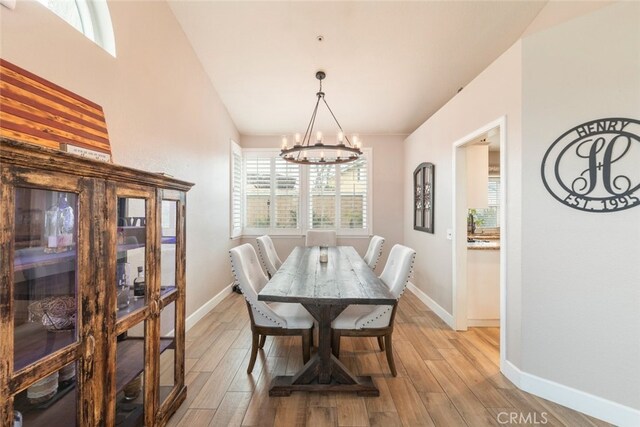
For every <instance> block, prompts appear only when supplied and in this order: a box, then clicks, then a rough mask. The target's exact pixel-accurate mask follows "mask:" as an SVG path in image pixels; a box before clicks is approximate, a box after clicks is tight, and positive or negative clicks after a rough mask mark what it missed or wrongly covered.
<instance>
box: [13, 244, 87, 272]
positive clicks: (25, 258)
mask: <svg viewBox="0 0 640 427" xmlns="http://www.w3.org/2000/svg"><path fill="white" fill-rule="evenodd" d="M75 258H76V250H75V247H74V249H72V250H69V251H66V252H59V253H51V254H48V253H45V252H44V247H38V248H27V249H19V250H17V251H16V252H15V255H14V264H13V271H14V272H18V271H25V270H31V269H34V268H38V267H46V266H51V265H58V264H64V263H67V262H70V261H75ZM74 264H75V263H74ZM74 266H75V265H74Z"/></svg>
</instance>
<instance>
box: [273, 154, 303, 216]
mask: <svg viewBox="0 0 640 427" xmlns="http://www.w3.org/2000/svg"><path fill="white" fill-rule="evenodd" d="M273 175H274V181H275V183H274V184H273V188H274V197H273V200H274V201H275V206H274V210H273V212H274V215H273V216H274V221H273V222H272V224H271V228H285V229H296V228H299V218H300V215H299V214H300V212H299V210H300V166H299V165H297V164H294V163H289V162H285V161H284V160H282V159H281V158H280V157H276V158H275V159H274V174H273Z"/></svg>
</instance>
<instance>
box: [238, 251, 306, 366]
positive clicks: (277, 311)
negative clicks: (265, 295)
mask: <svg viewBox="0 0 640 427" xmlns="http://www.w3.org/2000/svg"><path fill="white" fill-rule="evenodd" d="M229 255H230V256H231V268H232V270H233V274H234V275H235V278H236V281H237V283H238V285H239V286H240V290H241V291H242V294H243V295H244V299H245V300H246V302H247V309H248V311H249V318H250V319H251V333H252V340H251V358H250V360H249V366H248V367H247V373H248V374H250V373H251V371H252V370H253V365H254V364H255V363H256V356H257V355H258V348H262V347H263V346H264V342H265V339H266V336H267V335H272V336H285V335H286V336H290V335H300V336H301V337H302V359H303V361H304V363H307V362H308V361H309V358H310V356H311V336H312V332H313V317H311V315H310V314H309V312H307V310H305V309H304V307H302V306H301V305H300V304H288V303H270V304H268V305H267V304H266V303H265V302H264V301H258V292H260V290H261V289H262V288H263V287H264V286H265V285H266V284H267V281H268V279H267V276H265V275H264V272H263V271H262V268H261V267H260V262H259V261H258V256H257V255H256V251H255V250H254V249H253V246H251V245H250V244H249V243H245V244H244V245H240V246H238V247H235V248H233V249H231V250H230V251H229Z"/></svg>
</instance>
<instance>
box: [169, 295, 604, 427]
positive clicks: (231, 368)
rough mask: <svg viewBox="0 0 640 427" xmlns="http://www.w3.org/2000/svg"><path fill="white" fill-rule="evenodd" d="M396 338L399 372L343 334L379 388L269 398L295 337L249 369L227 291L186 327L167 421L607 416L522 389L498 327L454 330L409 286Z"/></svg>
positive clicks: (360, 370) (246, 340) (350, 358)
mask: <svg viewBox="0 0 640 427" xmlns="http://www.w3.org/2000/svg"><path fill="white" fill-rule="evenodd" d="M393 340H394V358H395V362H396V367H397V370H398V376H397V377H395V378H394V377H393V376H391V373H390V372H389V367H388V365H387V360H386V357H385V354H384V352H381V351H380V350H379V348H378V345H377V341H376V339H375V338H348V337H346V338H342V345H341V354H340V359H341V360H344V362H345V363H346V364H347V366H348V367H349V368H350V369H351V370H352V371H353V372H355V373H357V374H358V375H371V376H373V378H374V381H375V383H376V385H377V386H378V388H379V389H380V397H377V398H376V397H358V396H357V395H355V394H350V393H308V392H294V393H292V394H291V396H289V397H269V394H268V389H269V383H270V381H271V378H272V377H273V376H275V375H293V374H294V373H295V372H297V371H298V370H299V369H300V368H301V366H302V352H301V342H300V338H299V337H268V338H267V342H266V344H265V346H264V350H262V351H260V352H259V353H258V360H257V362H256V365H255V367H254V369H253V373H252V374H251V375H247V373H246V369H247V363H248V360H249V353H250V351H249V350H250V347H251V330H250V326H249V316H248V314H247V308H246V305H245V302H244V299H243V298H242V296H240V295H237V294H231V295H229V296H228V297H227V298H225V300H224V301H222V302H221V303H220V304H219V305H218V306H217V307H216V308H215V309H214V310H213V311H212V312H210V313H209V314H208V315H207V316H206V317H205V318H203V319H202V320H201V321H200V322H198V323H197V324H196V325H195V326H194V327H193V328H191V330H190V331H189V332H188V333H187V343H186V357H187V359H186V383H187V387H188V389H187V399H186V401H185V402H184V403H183V404H182V406H181V407H180V408H179V409H178V411H177V412H176V413H175V414H174V415H173V417H172V418H171V420H170V421H169V426H188V427H194V426H195V427H197V426H240V425H243V426H245V425H246V426H253V425H260V426H271V425H277V426H309V427H315V426H384V427H389V426H434V425H435V426H447V427H449V426H453V427H455V426H496V425H519V426H521V425H546V426H579V427H583V426H591V427H592V426H605V425H608V424H606V423H604V422H602V421H599V420H596V419H594V418H591V417H588V416H586V415H584V414H581V413H579V412H576V411H573V410H571V409H568V408H565V407H563V406H560V405H557V404H555V403H552V402H550V401H547V400H544V399H541V398H538V397H536V396H533V395H531V394H528V393H525V392H523V391H520V390H518V389H517V388H516V387H515V386H514V385H513V384H512V383H511V382H509V380H507V379H506V378H505V377H504V376H503V375H502V374H500V370H499V368H498V364H499V349H498V345H499V329H498V328H472V329H470V330H469V331H467V332H455V331H452V330H451V329H449V327H448V326H447V325H446V324H445V323H444V322H442V320H440V319H439V318H438V317H437V316H436V315H435V314H434V313H433V312H431V311H430V310H429V309H428V308H427V307H426V306H424V305H423V304H422V302H420V301H419V300H418V298H417V297H416V296H415V295H414V294H412V293H411V292H409V291H407V292H405V294H404V295H403V296H402V298H401V300H400V305H399V310H398V314H397V315H396V327H395V331H394V334H393ZM316 342H317V341H316ZM512 414H515V415H512ZM510 417H512V418H510ZM510 419H511V420H513V421H514V422H513V423H510V422H509V420H510ZM516 421H517V422H516Z"/></svg>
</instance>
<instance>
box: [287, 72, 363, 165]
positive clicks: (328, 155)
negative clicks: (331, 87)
mask: <svg viewBox="0 0 640 427" xmlns="http://www.w3.org/2000/svg"><path fill="white" fill-rule="evenodd" d="M326 76H327V75H326V74H325V72H324V71H318V72H317V73H316V79H318V80H319V81H320V90H319V91H318V93H316V96H317V97H318V99H317V100H316V106H315V108H314V109H313V113H312V114H311V120H309V124H308V125H307V130H306V131H305V133H304V136H303V137H301V136H300V134H299V133H296V134H295V135H294V138H293V146H291V147H290V146H289V139H288V138H287V137H286V136H284V137H283V138H282V149H281V150H280V157H282V158H283V159H284V160H286V161H288V162H292V163H298V164H304V165H335V164H338V163H347V162H352V161H354V160H356V159H358V158H359V157H360V156H362V150H361V148H362V142H361V141H360V140H359V139H358V137H357V136H356V135H354V136H353V137H352V140H353V141H351V140H349V137H347V135H345V133H344V131H343V130H342V126H340V123H339V122H338V119H336V116H335V114H333V111H331V107H329V104H327V101H326V100H325V99H324V92H323V91H322V80H323V79H324V78H325V77H326ZM320 100H322V102H323V103H324V105H325V106H326V107H327V109H328V110H329V112H330V113H331V117H333V120H334V121H335V122H336V125H337V126H338V134H337V136H336V143H335V144H327V143H325V141H324V137H323V135H322V132H320V131H318V132H316V134H315V140H314V141H313V143H312V141H311V138H312V137H313V136H314V133H313V128H314V125H315V122H316V115H317V113H318V106H319V105H320Z"/></svg>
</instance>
